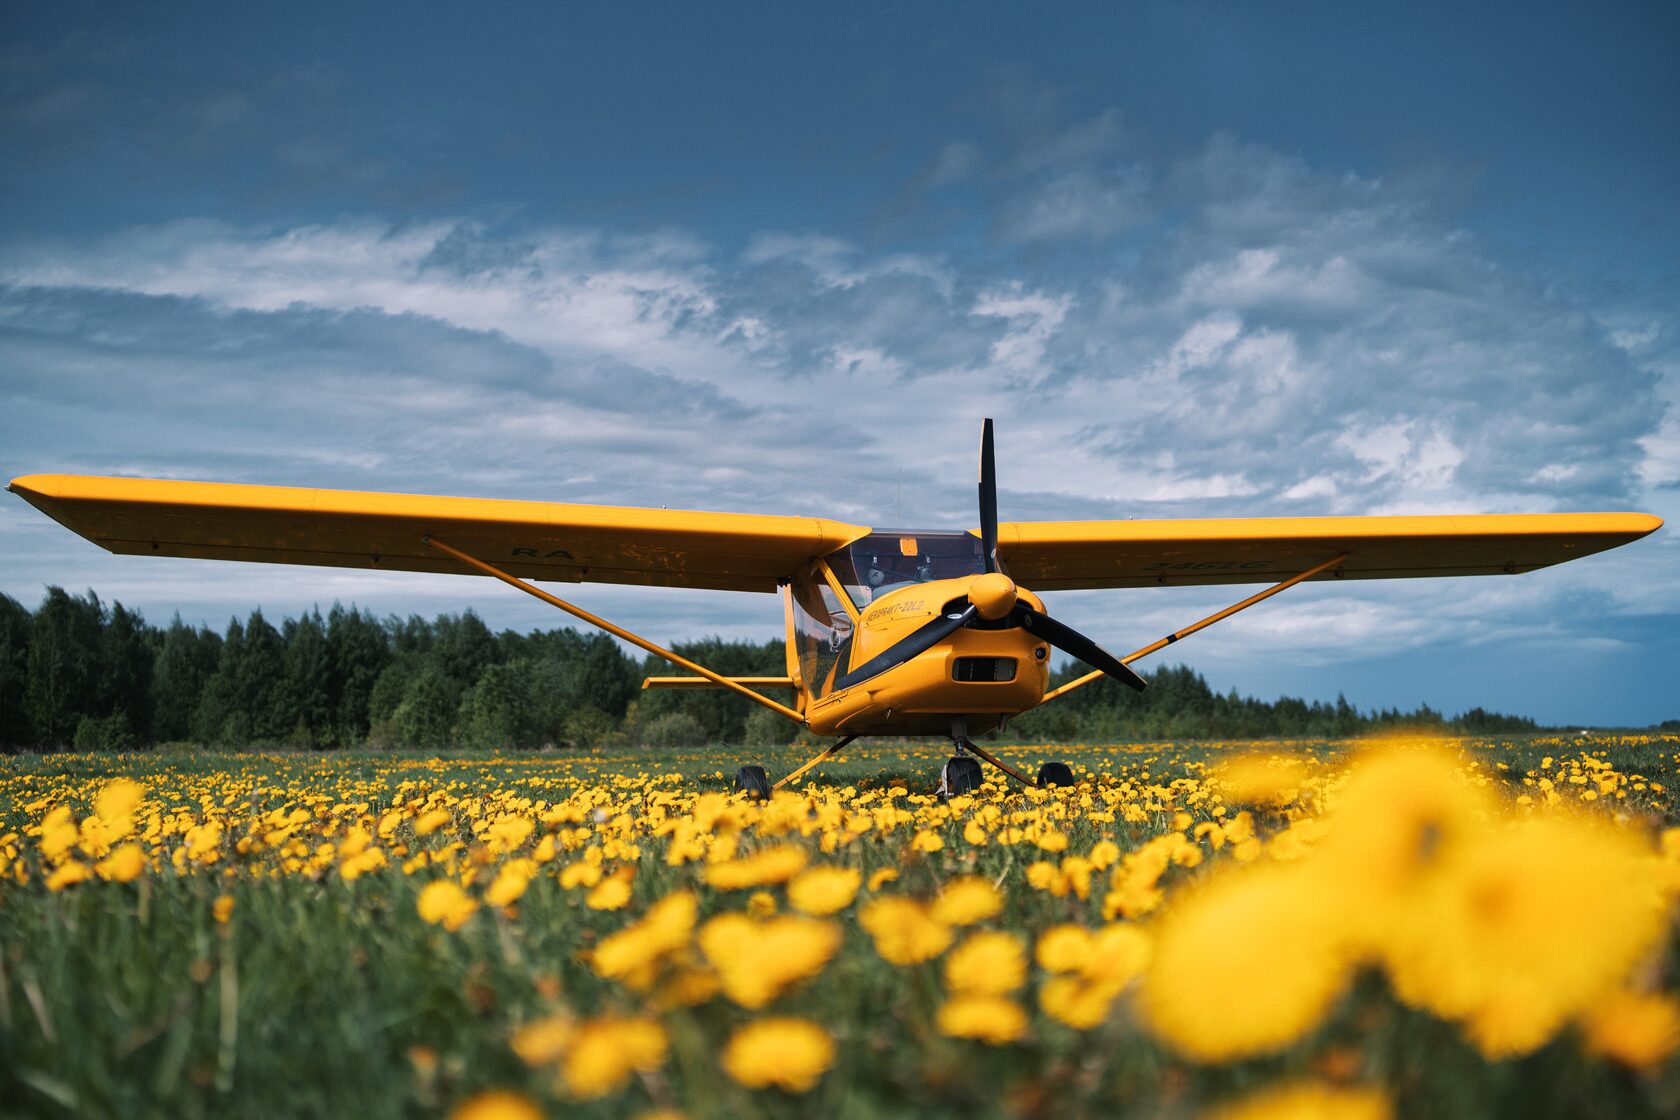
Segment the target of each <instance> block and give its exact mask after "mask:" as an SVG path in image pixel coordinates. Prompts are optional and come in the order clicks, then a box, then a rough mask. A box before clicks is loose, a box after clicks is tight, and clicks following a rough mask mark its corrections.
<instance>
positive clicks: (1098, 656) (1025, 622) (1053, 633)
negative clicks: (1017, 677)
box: [1015, 603, 1147, 692]
mask: <svg viewBox="0 0 1680 1120" xmlns="http://www.w3.org/2000/svg"><path fill="white" fill-rule="evenodd" d="M1015 617H1016V618H1017V619H1019V620H1020V623H1021V626H1022V627H1023V628H1024V629H1026V630H1028V631H1029V632H1031V633H1033V634H1037V635H1038V636H1039V637H1041V638H1043V639H1044V640H1045V641H1047V642H1049V643H1050V644H1051V645H1053V646H1055V647H1056V648H1057V649H1059V650H1061V651H1062V652H1063V653H1065V654H1068V655H1069V656H1071V657H1077V658H1078V659H1079V660H1081V661H1083V662H1085V664H1087V665H1089V666H1090V667H1091V668H1093V669H1101V670H1102V671H1103V672H1104V673H1107V674H1108V675H1109V676H1111V677H1113V678H1114V679H1115V680H1117V681H1119V682H1120V683H1121V684H1123V685H1126V686H1127V687H1128V688H1135V689H1137V690H1138V691H1139V692H1142V691H1143V690H1144V687H1145V685H1146V684H1147V682H1146V681H1145V680H1144V679H1143V678H1142V677H1140V676H1138V675H1137V674H1136V673H1134V672H1132V670H1131V668H1130V667H1129V666H1127V664H1126V663H1125V662H1124V661H1121V660H1120V659H1119V658H1117V657H1115V656H1114V655H1113V654H1111V653H1109V652H1108V651H1107V650H1105V649H1103V648H1102V647H1101V646H1099V645H1098V644H1097V643H1095V642H1093V641H1092V640H1091V639H1089V638H1087V637H1086V636H1085V635H1083V634H1081V633H1080V632H1079V631H1077V630H1075V629H1074V628H1073V627H1071V626H1067V625H1064V624H1063V623H1060V622H1057V621H1056V620H1055V619H1053V618H1051V617H1050V616H1049V615H1047V614H1044V613H1043V612H1042V611H1035V610H1033V609H1032V608H1031V607H1029V606H1027V605H1026V604H1025V603H1017V604H1015Z"/></svg>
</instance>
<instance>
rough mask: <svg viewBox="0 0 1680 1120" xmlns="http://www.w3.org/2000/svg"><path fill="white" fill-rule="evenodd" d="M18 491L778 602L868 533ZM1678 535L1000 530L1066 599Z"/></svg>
mask: <svg viewBox="0 0 1680 1120" xmlns="http://www.w3.org/2000/svg"><path fill="white" fill-rule="evenodd" d="M9 489H10V490H11V491H12V492H13V493H16V494H18V495H20V496H22V497H23V498H24V499H26V500H27V501H29V502H30V503H31V504H32V505H34V506H35V507H36V508H38V509H40V510H41V511H42V512H43V513H45V514H47V515H48V516H49V517H51V518H53V519H54V520H56V521H58V522H59V523H60V524H62V525H64V526H65V527H66V528H68V529H70V530H71V531H72V532H75V533H78V534H80V535H81V536H83V537H86V538H87V539H88V540H90V541H92V542H93V543H95V544H97V545H99V546H100V547H102V548H104V549H107V550H108V551H111V552H115V553H125V554H134V555H144V556H185V557H193V558H196V559H211V560H245V561H256V562H263V563H279V564H313V565H322V566H327V567H344V568H368V569H374V570H390V571H418V572H443V573H462V572H464V571H465V570H466V569H465V568H464V567H463V566H462V565H461V564H460V563H459V562H458V561H456V560H453V559H451V558H449V557H447V556H443V555H440V554H439V553H437V552H436V551H434V550H432V549H430V548H428V547H427V546H426V544H425V542H424V538H425V537H426V536H428V535H430V536H434V537H437V538H438V539H440V540H443V541H446V542H448V543H449V544H451V545H453V546H455V547H456V548H459V549H461V550H462V551H464V552H467V553H470V554H472V555H475V556H477V557H479V558H480V559H483V560H485V561H488V562H490V563H494V564H496V565H497V566H499V567H501V568H502V569H504V570H505V571H507V572H509V573H511V574H513V575H516V576H519V577H520V578H522V579H538V580H561V581H571V582H577V581H588V582H592V583H629V584H646V585H656V586H670V587H696V588H711V589H716V590H726V591H771V590H774V589H775V586H776V584H777V582H778V581H780V580H784V579H787V578H789V577H792V576H794V575H795V574H797V573H798V572H799V571H800V570H801V569H802V568H804V566H805V565H807V564H808V563H810V561H812V560H813V559H815V558H817V557H819V556H825V555H827V554H829V553H831V552H833V551H834V550H836V549H838V548H840V547H841V546H843V545H845V544H848V543H850V542H851V541H854V540H856V539H858V538H859V537H862V536H864V535H866V534H867V533H868V532H869V529H868V527H866V526H862V525H851V524H847V523H844V522H839V521H831V520H828V519H826V518H818V517H777V516H769V515H763V514H740V513H708V512H702V511H695V510H663V509H635V508H629V507H622V506H590V505H568V504H561V503H555V502H528V501H508V500H499V499H490V498H452V497H435V496H429V495H421V494H386V493H374V492H367V491H352V490H313V489H303V488H295V487H284V486H250V485H243V484H236V483H213V482H180V481H172V480H159V479H140V478H110V477H102V476H92V475H29V476H26V477H23V478H18V479H15V480H13V482H12V484H11V486H10V487H9ZM1661 525H1662V520H1661V519H1660V518H1657V517H1653V516H1651V515H1649V514H1643V513H1544V514H1479V515H1463V516H1461V515H1449V516H1432V517H1289V518H1221V519H1192V520H1174V521H1037V522H1033V521H1017V522H1005V523H1003V524H1001V525H999V526H998V547H999V551H1000V552H1001V553H1002V555H1003V559H1004V562H1005V563H1006V564H1007V565H1008V567H1009V571H1010V574H1011V575H1012V576H1014V578H1016V579H1017V580H1019V581H1020V582H1021V583H1022V584H1023V585H1024V586H1027V587H1030V588H1032V589H1034V590H1035V591H1058V590H1071V589H1075V588H1103V587H1153V586H1159V585H1163V584H1165V585H1169V586H1172V585H1189V584H1215V583H1275V582H1277V581H1279V580H1282V579H1286V578H1288V577H1289V576H1292V575H1295V574H1297V573H1299V572H1303V571H1306V570H1307V569H1308V568H1311V567H1313V566H1314V565H1316V564H1319V563H1321V562H1323V561H1324V560H1327V559H1329V558H1331V557H1333V556H1338V555H1341V554H1343V553H1347V554H1348V560H1347V562H1346V564H1344V565H1342V568H1341V569H1340V570H1341V571H1343V573H1344V575H1345V577H1346V578H1351V579H1394V578H1419V577H1431V576H1462V575H1493V574H1499V573H1518V572H1527V571H1533V570H1534V569H1536V568H1543V567H1548V566H1550V565H1552V564H1559V563H1562V562H1564V561H1566V560H1573V559H1577V558H1579V557H1582V556H1588V555H1591V554H1592V553H1595V552H1602V551H1604V550H1605V549H1609V548H1615V547H1617V546H1618V545H1623V544H1627V543H1629V542H1630V541H1634V540H1637V539H1639V538H1640V537H1643V536H1645V535H1647V534H1648V533H1651V532H1654V531H1655V530H1656V529H1657V528H1659V527H1660V526H1661ZM1316 578H1319V579H1330V578H1343V577H1342V576H1332V575H1325V576H1319V577H1316Z"/></svg>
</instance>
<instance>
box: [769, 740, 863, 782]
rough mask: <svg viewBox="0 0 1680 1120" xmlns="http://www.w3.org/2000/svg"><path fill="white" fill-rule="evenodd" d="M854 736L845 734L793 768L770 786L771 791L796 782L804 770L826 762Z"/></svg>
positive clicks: (801, 776) (803, 774) (803, 773)
mask: <svg viewBox="0 0 1680 1120" xmlns="http://www.w3.org/2000/svg"><path fill="white" fill-rule="evenodd" d="M856 738H857V736H856V735H848V736H846V737H845V738H844V739H842V740H840V741H839V742H838V743H835V744H834V745H833V746H832V747H829V748H828V749H827V750H825V751H823V752H822V753H821V754H819V755H818V756H817V757H815V758H813V759H812V760H811V761H809V762H807V763H806V764H805V765H803V766H801V767H800V768H799V769H797V770H795V771H794V772H793V773H791V774H789V775H788V776H787V777H785V778H783V779H782V780H781V781H779V782H777V783H776V784H775V785H773V786H771V787H770V789H771V791H772V792H773V791H775V790H778V789H781V788H782V787H783V786H785V785H792V784H793V783H794V782H797V781H798V780H799V779H800V778H803V777H804V776H805V772H806V771H807V770H809V769H810V768H811V767H813V766H815V765H816V764H817V763H819V762H826V761H827V760H828V759H831V758H833V757H834V756H835V755H837V754H839V753H840V748H841V747H843V746H845V745H846V744H847V743H850V742H851V741H852V740H853V739H856Z"/></svg>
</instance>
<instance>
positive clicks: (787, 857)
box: [706, 844, 810, 891]
mask: <svg viewBox="0 0 1680 1120" xmlns="http://www.w3.org/2000/svg"><path fill="white" fill-rule="evenodd" d="M808 858H810V857H809V856H808V855H807V854H806V852H805V849H804V848H802V847H800V846H799V845H797V844H778V845H776V846H775V847H771V848H765V849H763V850H761V851H757V852H754V853H753V854H752V855H750V856H743V857H742V858H740V859H732V860H725V861H724V862H722V863H714V864H712V865H711V866H709V867H707V868H706V882H707V883H708V884H709V885H711V886H714V887H716V888H717V889H718V890H720V891H738V890H745V889H748V888H751V887H767V886H773V885H775V884H777V883H785V882H787V881H788V880H789V879H791V878H793V877H794V876H795V875H797V874H799V872H800V871H802V870H804V868H805V861H806V860H807V859H808Z"/></svg>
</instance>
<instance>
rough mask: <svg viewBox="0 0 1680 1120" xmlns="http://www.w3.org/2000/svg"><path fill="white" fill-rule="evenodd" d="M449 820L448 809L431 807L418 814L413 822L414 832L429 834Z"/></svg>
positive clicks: (416, 833) (420, 834) (418, 834)
mask: <svg viewBox="0 0 1680 1120" xmlns="http://www.w3.org/2000/svg"><path fill="white" fill-rule="evenodd" d="M449 821H450V815H449V810H448V809H432V810H429V811H427V812H425V813H422V814H421V815H420V819H419V820H416V821H415V822H414V832H415V835H417V836H430V835H431V834H432V833H434V832H436V831H437V830H438V829H440V828H442V827H443V826H444V825H446V824H448V823H449Z"/></svg>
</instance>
